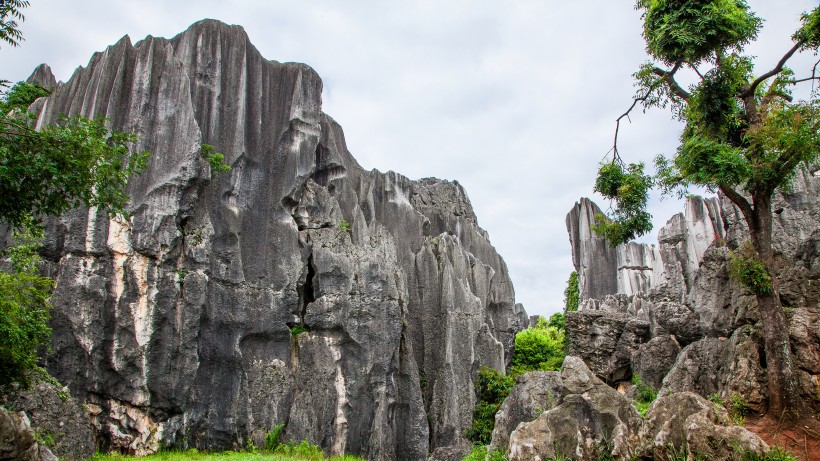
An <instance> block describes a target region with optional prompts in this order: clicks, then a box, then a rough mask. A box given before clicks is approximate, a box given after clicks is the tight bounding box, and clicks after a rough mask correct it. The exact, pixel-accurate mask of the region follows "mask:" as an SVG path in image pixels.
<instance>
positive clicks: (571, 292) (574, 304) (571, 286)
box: [564, 271, 581, 314]
mask: <svg viewBox="0 0 820 461" xmlns="http://www.w3.org/2000/svg"><path fill="white" fill-rule="evenodd" d="M580 299H581V291H580V289H579V288H578V273H577V272H575V271H572V273H571V274H569V280H567V288H566V289H564V313H565V314H566V313H567V312H575V311H577V310H578V302H579V300H580Z"/></svg>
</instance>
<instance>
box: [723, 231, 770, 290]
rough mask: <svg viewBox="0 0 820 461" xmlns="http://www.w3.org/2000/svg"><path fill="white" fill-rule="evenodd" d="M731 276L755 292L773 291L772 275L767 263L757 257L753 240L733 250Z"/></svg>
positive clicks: (730, 265)
mask: <svg viewBox="0 0 820 461" xmlns="http://www.w3.org/2000/svg"><path fill="white" fill-rule="evenodd" d="M731 255H732V259H731V260H729V276H730V277H731V278H732V280H734V281H735V282H736V283H738V284H740V285H743V286H744V287H746V288H748V289H749V290H751V291H752V293H755V294H761V295H764V294H768V293H771V291H772V276H771V275H769V271H768V270H767V269H766V265H765V264H764V263H763V261H761V260H760V259H759V258H758V257H757V252H756V251H755V249H754V246H752V243H751V242H745V243H744V244H743V245H741V246H740V248H738V249H737V250H735V251H732V252H731Z"/></svg>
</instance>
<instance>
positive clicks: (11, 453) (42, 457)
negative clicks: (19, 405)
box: [0, 407, 57, 461]
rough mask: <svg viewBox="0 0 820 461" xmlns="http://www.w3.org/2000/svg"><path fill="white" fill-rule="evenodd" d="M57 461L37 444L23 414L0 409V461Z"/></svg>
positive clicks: (49, 452) (42, 446)
mask: <svg viewBox="0 0 820 461" xmlns="http://www.w3.org/2000/svg"><path fill="white" fill-rule="evenodd" d="M6 459H8V460H14V461H57V457H56V456H54V455H53V454H52V453H51V451H50V450H49V449H48V448H47V447H45V446H44V445H41V444H40V443H38V442H37V438H36V437H35V433H34V430H32V429H31V424H30V422H29V419H28V416H26V414H25V412H22V411H20V412H13V411H8V410H6V409H5V408H4V407H0V460H6Z"/></svg>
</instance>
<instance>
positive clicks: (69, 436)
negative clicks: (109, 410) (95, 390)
mask: <svg viewBox="0 0 820 461" xmlns="http://www.w3.org/2000/svg"><path fill="white" fill-rule="evenodd" d="M4 405H5V406H7V407H11V408H14V409H15V410H17V411H21V412H25V414H26V416H27V417H28V420H29V422H30V424H31V427H32V428H33V429H34V430H35V431H37V432H38V433H41V434H47V435H48V441H49V449H50V451H51V452H52V453H53V454H54V455H56V456H58V457H59V458H60V459H62V460H69V461H81V460H84V459H88V458H90V457H91V456H93V455H94V453H95V452H96V451H97V443H96V436H95V433H94V428H93V426H92V424H91V420H90V418H89V415H88V413H87V412H86V411H85V410H84V409H83V406H82V405H81V404H80V402H79V401H77V399H75V398H74V397H72V396H71V395H70V394H69V391H68V388H66V387H61V386H57V385H56V384H53V383H50V382H46V381H40V382H37V383H36V384H35V385H33V386H32V388H31V389H28V390H24V391H23V390H17V391H14V392H11V393H9V394H7V395H5V396H4Z"/></svg>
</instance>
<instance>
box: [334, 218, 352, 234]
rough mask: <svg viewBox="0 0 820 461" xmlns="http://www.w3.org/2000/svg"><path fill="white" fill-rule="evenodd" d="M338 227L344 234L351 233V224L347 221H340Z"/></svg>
mask: <svg viewBox="0 0 820 461" xmlns="http://www.w3.org/2000/svg"><path fill="white" fill-rule="evenodd" d="M336 227H338V228H339V230H340V231H342V232H350V223H349V222H348V221H347V220H346V219H340V220H339V224H337V225H336Z"/></svg>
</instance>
